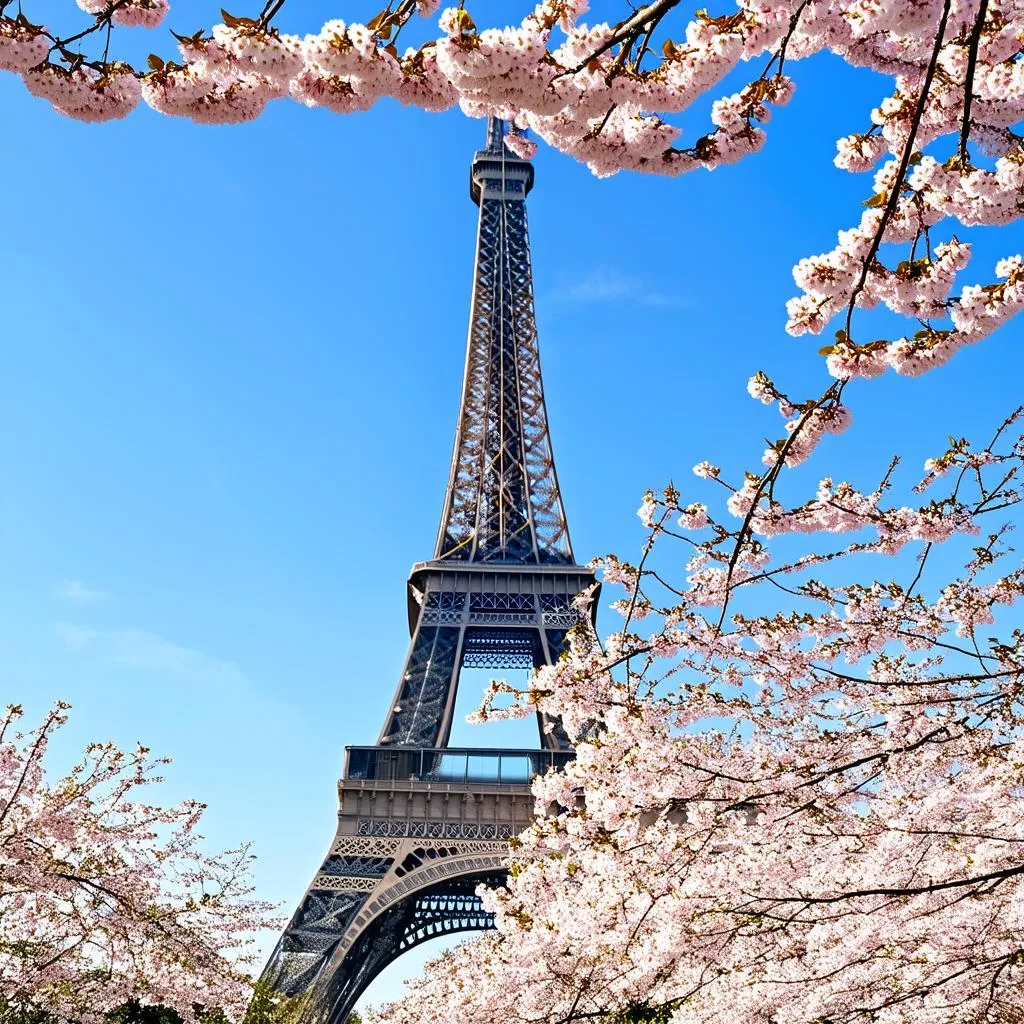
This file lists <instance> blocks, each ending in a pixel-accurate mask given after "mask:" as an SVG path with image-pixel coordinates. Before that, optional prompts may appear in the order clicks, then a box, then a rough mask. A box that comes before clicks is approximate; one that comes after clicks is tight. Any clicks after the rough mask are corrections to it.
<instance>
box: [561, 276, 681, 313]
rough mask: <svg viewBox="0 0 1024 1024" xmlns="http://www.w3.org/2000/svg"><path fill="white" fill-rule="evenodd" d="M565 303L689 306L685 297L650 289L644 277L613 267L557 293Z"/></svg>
mask: <svg viewBox="0 0 1024 1024" xmlns="http://www.w3.org/2000/svg"><path fill="white" fill-rule="evenodd" d="M556 295H557V297H558V298H560V299H562V300H563V301H564V302H614V301H622V302H632V303H636V304H638V305H641V306H690V305H692V304H693V303H692V300H691V299H690V297H689V296H687V295H683V294H676V295H672V294H668V293H667V292H661V291H657V290H656V289H653V288H651V287H650V285H649V284H647V283H646V282H645V281H644V280H643V278H641V277H634V276H631V275H629V274H625V273H623V272H622V271H621V270H617V269H616V268H614V267H594V268H592V269H591V270H588V271H587V272H586V273H585V274H583V276H582V277H580V278H579V279H577V280H576V281H574V282H573V283H571V284H568V285H564V286H562V287H561V288H559V289H558V290H557V292H556Z"/></svg>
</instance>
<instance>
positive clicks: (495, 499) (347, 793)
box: [261, 118, 595, 1024]
mask: <svg viewBox="0 0 1024 1024" xmlns="http://www.w3.org/2000/svg"><path fill="white" fill-rule="evenodd" d="M533 177H534V173H533V166H532V165H531V164H530V163H529V162H528V161H526V160H522V159H519V158H518V157H516V156H515V155H514V154H513V152H512V151H511V150H510V149H509V148H508V146H507V144H506V143H505V126H504V124H503V122H501V121H499V120H497V119H494V118H491V119H489V120H488V124H487V141H486V145H485V146H484V148H483V149H482V150H480V151H479V152H477V153H476V155H475V157H474V159H473V163H472V167H471V170H470V179H469V191H470V196H471V197H472V199H473V201H474V202H475V203H476V204H477V206H478V207H479V210H480V214H479V222H478V228H477V248H476V269H475V277H474V282H473V298H472V309H471V313H470V322H469V342H468V346H467V354H466V369H465V379H464V384H463V391H462V406H461V409H460V410H459V419H458V427H457V430H456V435H455V451H454V455H453V458H452V467H451V474H450V477H449V480H448V489H447V492H446V494H445V499H444V510H443V512H442V516H441V526H440V529H439V531H438V536H437V544H436V546H435V549H434V557H433V558H432V559H431V560H430V561H427V562H419V563H417V564H416V565H414V566H413V568H412V572H411V574H410V576H409V581H408V610H409V632H410V634H411V637H412V640H411V643H410V645H409V654H408V657H407V660H406V663H405V669H404V671H403V673H402V677H401V679H400V680H399V683H398V688H397V690H396V692H395V697H394V700H393V701H392V702H391V706H390V708H389V710H388V713H387V719H386V721H385V722H384V728H383V729H382V730H381V734H380V738H379V739H378V740H377V745H376V746H372V747H346V752H345V768H344V776H343V778H342V779H341V780H340V781H339V783H338V795H339V799H340V810H339V814H338V830H337V834H336V836H335V839H334V842H333V843H332V845H331V848H330V850H329V852H328V854H327V857H326V858H325V860H324V862H323V864H322V866H321V867H320V870H319V872H318V873H317V875H316V877H315V878H314V879H313V881H312V883H311V884H310V886H309V889H308V890H307V891H306V894H305V896H303V898H302V902H301V903H300V904H299V907H298V909H297V910H296V911H295V914H294V916H293V917H292V919H291V922H290V923H289V925H288V927H287V928H286V929H285V932H284V934H283V935H282V937H281V939H280V941H279V942H278V945H277V948H276V949H275V950H274V952H273V954H272V955H271V957H270V960H269V962H268V963H267V966H266V968H265V969H264V972H263V975H262V978H261V982H262V985H261V990H262V991H263V992H264V993H272V994H273V996H272V998H273V999H274V1001H275V1002H276V1003H278V1004H283V1005H284V1007H285V1009H286V1011H287V1012H286V1014H285V1016H286V1017H287V1019H288V1020H289V1021H293V1022H297V1024H344V1022H345V1021H346V1020H347V1018H348V1015H349V1013H350V1011H351V1010H352V1007H353V1006H354V1005H355V1003H356V1000H357V999H358V998H359V996H360V995H361V994H362V992H363V991H364V990H365V988H366V986H367V985H369V983H370V982H371V981H372V980H373V979H374V978H375V977H376V976H377V975H378V974H379V973H380V971H381V970H383V968H384V967H386V966H387V965H388V964H389V963H390V962H391V961H392V960H394V959H395V958H396V957H398V956H399V955H401V954H402V953H403V952H405V951H406V950H409V949H412V948H413V947H414V946H416V945H418V944H419V943H421V942H425V941H426V940H428V939H430V938H433V937H435V936H438V935H444V934H451V933H455V932H462V931H467V930H471V929H481V928H488V927H490V926H491V924H492V922H491V917H490V915H489V914H487V913H486V912H485V911H484V910H483V908H482V906H481V902H480V899H479V897H478V896H477V895H476V889H477V887H478V886H479V885H480V883H482V882H483V883H487V884H491V885H494V884H500V883H501V882H502V881H503V879H504V877H505V867H504V864H505V861H506V858H507V854H508V846H507V841H508V840H509V839H510V838H511V837H512V836H514V835H515V834H516V833H517V832H520V831H522V830H523V829H524V828H525V827H526V826H527V825H529V824H530V822H531V820H532V818H533V798H532V796H531V794H530V781H531V779H532V778H533V776H534V775H536V774H538V773H540V772H543V771H547V770H549V769H551V768H558V767H559V766H561V765H564V764H565V763H566V761H567V760H568V759H569V758H571V757H572V756H573V753H572V750H571V748H570V746H569V743H568V742H567V740H566V737H565V734H564V732H563V731H562V730H561V728H560V726H559V724H558V722H557V721H555V720H542V721H540V722H539V726H540V730H539V731H540V743H539V746H538V749H535V750H494V749H478V748H471V749H458V748H454V747H449V746H448V737H449V735H450V733H451V726H452V715H453V711H454V707H455V694H456V688H457V686H458V681H459V672H460V669H461V668H463V667H472V668H487V669H497V670H501V669H518V668H526V669H532V668H535V667H538V666H541V665H545V664H550V663H552V662H554V661H555V660H557V658H558V656H559V654H560V652H561V650H562V648H563V645H564V643H565V638H566V633H567V631H568V630H569V629H571V628H572V627H573V626H574V625H576V624H577V623H578V622H579V621H580V614H581V613H580V612H579V611H578V610H577V608H576V604H575V598H576V597H577V596H578V595H579V594H580V593H581V592H582V591H584V590H585V589H587V588H589V587H591V586H593V585H594V582H595V581H594V574H593V572H592V571H591V570H590V569H587V568H585V567H583V566H579V565H576V563H575V561H574V559H573V554H572V547H571V545H570V543H569V530H568V526H567V524H566V520H565V511H564V509H563V507H562V498H561V495H560V493H559V489H558V478H557V476H556V474H555V464H554V460H553V458H552V453H551V442H550V438H549V436H548V424H547V413H546V410H545V406H544V391H543V388H542V385H541V374H540V360H539V357H538V352H537V329H536V323H535V320H534V306H533V284H532V275H531V270H530V248H529V241H528V238H527V230H526V203H525V200H526V196H527V194H528V193H529V191H530V189H531V188H532V187H533ZM591 607H593V603H592V604H591Z"/></svg>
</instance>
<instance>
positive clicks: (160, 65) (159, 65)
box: [146, 53, 164, 71]
mask: <svg viewBox="0 0 1024 1024" xmlns="http://www.w3.org/2000/svg"><path fill="white" fill-rule="evenodd" d="M146 63H147V64H148V65H149V67H150V70H152V71H163V69H164V62H163V60H162V59H161V58H160V57H158V56H157V55H156V54H155V53H151V54H150V55H149V56H148V57H147V58H146Z"/></svg>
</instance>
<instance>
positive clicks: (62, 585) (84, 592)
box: [57, 580, 110, 604]
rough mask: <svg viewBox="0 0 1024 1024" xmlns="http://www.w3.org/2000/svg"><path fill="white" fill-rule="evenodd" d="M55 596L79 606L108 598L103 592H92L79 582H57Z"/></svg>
mask: <svg viewBox="0 0 1024 1024" xmlns="http://www.w3.org/2000/svg"><path fill="white" fill-rule="evenodd" d="M57 594H58V595H59V596H60V597H63V598H65V599H66V600H68V601H77V602H78V603H79V604H88V603H89V602H91V601H102V600H103V599H104V598H106V597H109V596H110V595H109V594H107V592H106V591H104V590H93V589H91V588H90V587H87V586H86V585H85V584H84V583H83V582H82V581H81V580H58V581H57Z"/></svg>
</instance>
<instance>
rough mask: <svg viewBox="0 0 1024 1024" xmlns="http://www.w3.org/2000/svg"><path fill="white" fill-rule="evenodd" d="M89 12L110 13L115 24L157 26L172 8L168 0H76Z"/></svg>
mask: <svg viewBox="0 0 1024 1024" xmlns="http://www.w3.org/2000/svg"><path fill="white" fill-rule="evenodd" d="M75 2H76V3H77V4H78V6H79V7H80V8H81V9H82V10H83V11H85V12H86V13H87V14H95V15H96V16H97V17H102V16H104V15H109V16H110V20H111V21H112V22H113V23H114V24H115V25H124V26H126V27H132V26H134V27H138V28H156V26H157V25H159V24H160V23H161V22H162V21H163V20H164V17H165V16H166V14H167V12H168V10H170V4H169V3H168V0H75Z"/></svg>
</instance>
